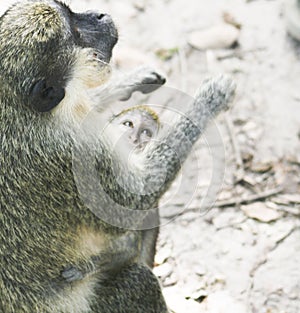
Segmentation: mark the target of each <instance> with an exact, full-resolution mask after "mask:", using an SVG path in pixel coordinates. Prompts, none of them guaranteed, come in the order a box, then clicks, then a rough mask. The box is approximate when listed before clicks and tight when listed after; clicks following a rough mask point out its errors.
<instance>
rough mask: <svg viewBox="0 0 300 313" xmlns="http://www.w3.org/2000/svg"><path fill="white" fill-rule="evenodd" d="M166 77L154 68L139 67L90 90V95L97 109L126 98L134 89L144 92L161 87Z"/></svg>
mask: <svg viewBox="0 0 300 313" xmlns="http://www.w3.org/2000/svg"><path fill="white" fill-rule="evenodd" d="M165 82H166V79H165V78H164V77H163V76H162V75H161V74H159V73H157V72H156V71H155V70H154V69H152V68H149V67H140V68H138V69H137V70H135V71H133V72H131V73H129V74H127V75H125V76H122V77H120V78H119V79H116V80H114V82H111V83H108V84H107V85H105V86H102V87H99V88H96V89H94V90H93V91H91V97H92V98H94V99H96V101H97V102H96V106H97V109H103V108H105V107H107V105H108V104H110V103H112V102H114V101H125V100H128V99H129V98H130V97H131V96H132V94H133V93H134V92H136V91H139V92H142V93H144V94H147V93H150V92H153V91H154V90H156V89H158V88H159V87H161V86H162V85H163V84H164V83H165Z"/></svg>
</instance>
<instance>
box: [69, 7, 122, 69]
mask: <svg viewBox="0 0 300 313" xmlns="http://www.w3.org/2000/svg"><path fill="white" fill-rule="evenodd" d="M89 16H90V19H91V21H92V22H91V23H92V25H89V28H88V29H87V27H85V26H86V25H85V24H84V22H83V21H81V20H80V19H79V20H78V21H77V24H76V32H75V36H76V42H77V44H78V45H79V46H80V47H83V48H92V49H94V51H95V54H94V58H95V59H97V60H98V61H102V62H103V63H109V61H110V59H111V56H112V50H113V48H114V46H115V45H116V43H117V42H118V30H117V28H116V26H115V24H114V22H113V20H112V18H111V17H110V16H109V15H108V14H94V13H92V14H90V15H89Z"/></svg>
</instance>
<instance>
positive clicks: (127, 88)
mask: <svg viewBox="0 0 300 313" xmlns="http://www.w3.org/2000/svg"><path fill="white" fill-rule="evenodd" d="M165 82H166V79H165V78H164V77H163V76H162V75H161V74H159V73H157V72H156V71H155V70H153V69H152V68H149V67H141V68H138V69H137V70H136V71H134V72H133V73H130V74H129V75H128V76H127V79H126V84H124V85H123V95H122V97H121V98H120V100H122V101H125V100H128V99H129V98H130V97H131V95H132V94H133V92H135V91H140V92H142V93H144V94H147V93H151V92H153V91H154V90H156V89H158V88H159V87H161V86H162V85H163V84H164V83H165Z"/></svg>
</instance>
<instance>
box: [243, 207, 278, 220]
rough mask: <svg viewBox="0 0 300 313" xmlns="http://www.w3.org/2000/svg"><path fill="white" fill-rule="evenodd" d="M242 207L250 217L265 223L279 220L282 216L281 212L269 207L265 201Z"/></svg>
mask: <svg viewBox="0 0 300 313" xmlns="http://www.w3.org/2000/svg"><path fill="white" fill-rule="evenodd" d="M241 209H242V210H243V212H244V213H245V214H246V215H247V216H248V217H250V218H253V219H256V220H259V221H261V222H265V223H268V222H272V221H275V220H278V219H279V218H280V217H281V216H282V214H281V213H280V212H278V211H276V210H273V209H271V208H269V207H267V206H266V205H265V204H264V203H263V202H254V203H251V204H248V205H242V206H241Z"/></svg>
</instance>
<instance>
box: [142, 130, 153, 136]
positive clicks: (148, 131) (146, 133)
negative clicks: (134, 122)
mask: <svg viewBox="0 0 300 313" xmlns="http://www.w3.org/2000/svg"><path fill="white" fill-rule="evenodd" d="M141 134H143V135H145V136H147V137H150V138H151V137H152V135H153V134H152V132H151V130H149V129H147V128H145V129H143V130H142V131H141Z"/></svg>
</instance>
